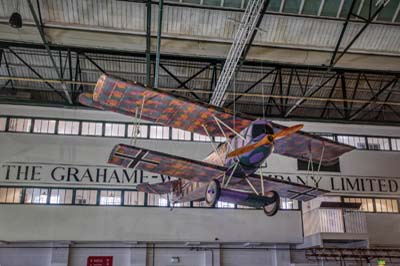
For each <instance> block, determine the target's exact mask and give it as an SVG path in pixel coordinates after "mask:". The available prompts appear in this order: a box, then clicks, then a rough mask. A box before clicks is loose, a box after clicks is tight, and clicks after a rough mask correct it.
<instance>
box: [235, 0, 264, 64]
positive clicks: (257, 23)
mask: <svg viewBox="0 0 400 266" xmlns="http://www.w3.org/2000/svg"><path fill="white" fill-rule="evenodd" d="M269 2H270V0H266V1H265V2H264V6H263V7H262V8H261V12H260V16H259V17H258V19H257V22H256V25H255V29H258V28H259V27H260V25H261V22H262V20H263V18H264V15H265V13H266V12H267V8H268V4H269ZM256 35H257V30H254V31H253V33H252V34H251V37H250V40H249V42H248V43H247V45H246V48H245V49H244V51H243V53H242V56H241V58H240V64H239V66H238V68H237V71H236V72H239V71H240V69H241V67H242V66H243V63H244V61H245V60H246V57H247V54H248V53H249V51H250V48H251V45H252V44H253V41H254V38H255V37H256Z"/></svg>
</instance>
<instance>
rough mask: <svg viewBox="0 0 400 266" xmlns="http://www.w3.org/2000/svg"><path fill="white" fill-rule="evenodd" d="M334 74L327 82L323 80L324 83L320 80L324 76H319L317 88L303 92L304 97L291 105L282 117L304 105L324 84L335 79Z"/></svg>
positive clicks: (312, 87)
mask: <svg viewBox="0 0 400 266" xmlns="http://www.w3.org/2000/svg"><path fill="white" fill-rule="evenodd" d="M335 76H336V74H334V75H332V76H330V77H329V78H328V79H327V80H325V81H324V82H322V80H323V79H324V77H325V73H324V75H322V76H321V78H320V81H319V85H318V87H314V86H311V88H310V89H309V90H306V91H305V95H303V98H301V99H299V100H298V101H297V102H296V103H295V105H293V106H292V107H291V108H290V109H289V111H287V112H286V114H285V115H284V116H285V117H287V116H288V115H289V114H290V113H292V112H293V111H294V109H296V108H297V107H299V106H300V105H301V104H302V103H304V102H305V101H306V100H307V99H306V98H307V97H311V96H313V95H314V94H315V93H316V92H317V91H319V90H320V89H321V88H322V87H323V86H325V84H326V83H328V82H329V81H330V80H331V79H332V78H333V77H335Z"/></svg>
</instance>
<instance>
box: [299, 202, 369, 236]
mask: <svg viewBox="0 0 400 266" xmlns="http://www.w3.org/2000/svg"><path fill="white" fill-rule="evenodd" d="M303 223H304V235H305V236H308V235H312V234H316V233H352V234H366V233H367V222H366V218H365V213H363V212H360V211H354V210H348V209H335V208H319V209H314V210H311V211H309V212H305V213H304V214H303Z"/></svg>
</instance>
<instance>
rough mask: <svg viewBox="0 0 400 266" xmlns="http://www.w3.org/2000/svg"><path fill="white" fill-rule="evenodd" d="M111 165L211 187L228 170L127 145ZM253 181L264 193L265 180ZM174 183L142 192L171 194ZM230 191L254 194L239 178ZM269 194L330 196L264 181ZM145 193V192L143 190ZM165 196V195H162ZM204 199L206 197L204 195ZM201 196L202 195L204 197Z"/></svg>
mask: <svg viewBox="0 0 400 266" xmlns="http://www.w3.org/2000/svg"><path fill="white" fill-rule="evenodd" d="M108 162H109V163H112V164H117V165H121V166H123V167H128V168H134V169H139V170H144V171H148V172H153V173H157V174H161V175H169V176H172V177H177V178H183V179H186V180H190V181H194V182H203V183H207V182H209V181H211V180H213V179H218V180H222V178H223V176H224V174H225V173H226V172H227V171H228V168H226V167H224V166H220V165H215V164H210V163H206V162H202V161H196V160H191V159H188V158H183V157H179V156H175V155H171V154H167V153H162V152H158V151H152V150H148V149H144V148H139V147H134V146H128V145H125V144H119V145H116V146H115V147H114V149H113V151H112V152H111V155H110V158H109V161H108ZM249 181H250V182H251V183H252V185H253V186H254V187H256V189H257V190H258V191H261V182H260V181H261V176H259V175H255V174H253V175H250V176H249ZM171 185H172V184H171V183H169V182H167V183H159V184H155V185H149V184H147V185H142V186H139V188H140V187H141V188H143V189H144V188H146V190H145V191H146V192H150V193H160V192H162V191H166V192H165V193H167V192H169V191H171V190H170V189H171ZM229 188H230V189H238V190H241V191H245V192H248V193H253V191H252V188H251V186H250V185H249V184H248V182H247V181H246V180H245V179H243V178H239V177H235V176H233V177H232V178H231V181H230V185H229ZM264 188H265V191H271V190H275V191H276V192H278V193H279V195H280V196H282V197H286V198H291V199H296V200H301V201H307V200H310V199H313V198H315V197H317V196H318V195H321V194H323V193H326V192H327V191H325V190H321V189H317V188H313V187H310V186H305V185H300V184H296V183H291V182H287V181H282V180H277V179H274V178H269V177H264ZM142 191H144V190H142ZM160 194H161V193H160ZM200 194H201V195H204V194H203V193H200ZM200 194H199V195H200Z"/></svg>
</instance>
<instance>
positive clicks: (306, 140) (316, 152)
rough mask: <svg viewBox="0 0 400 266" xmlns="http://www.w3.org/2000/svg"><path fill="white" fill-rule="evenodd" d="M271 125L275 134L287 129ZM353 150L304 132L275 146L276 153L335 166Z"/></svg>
mask: <svg viewBox="0 0 400 266" xmlns="http://www.w3.org/2000/svg"><path fill="white" fill-rule="evenodd" d="M271 125H272V127H273V129H274V132H278V131H281V130H282V129H284V128H286V127H285V126H282V125H279V124H275V123H271ZM353 149H354V147H352V146H349V145H345V144H341V143H337V142H334V141H331V140H329V139H325V138H322V137H319V136H315V135H311V134H308V133H306V132H303V131H299V132H297V133H294V134H292V135H290V136H287V137H285V138H282V139H279V140H277V141H275V145H274V152H275V153H278V154H281V155H285V156H289V157H294V158H297V159H300V160H304V161H308V160H309V159H310V157H311V158H312V161H313V162H314V163H319V162H320V160H321V158H322V161H321V164H322V165H332V164H335V163H336V162H337V161H338V158H339V157H340V156H341V155H342V154H344V153H346V152H349V151H352V150H353ZM310 153H311V156H310Z"/></svg>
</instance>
